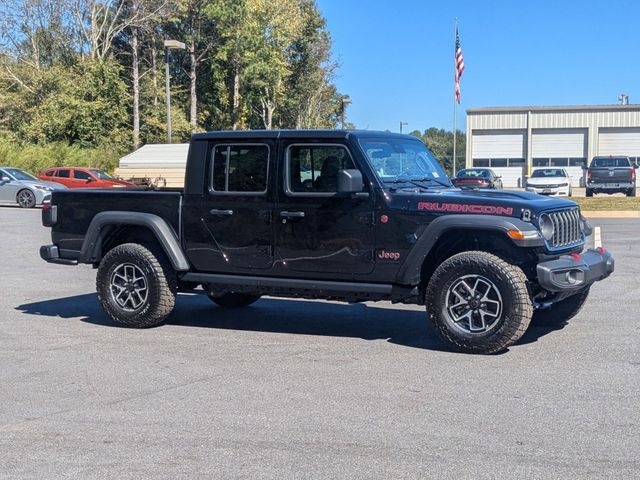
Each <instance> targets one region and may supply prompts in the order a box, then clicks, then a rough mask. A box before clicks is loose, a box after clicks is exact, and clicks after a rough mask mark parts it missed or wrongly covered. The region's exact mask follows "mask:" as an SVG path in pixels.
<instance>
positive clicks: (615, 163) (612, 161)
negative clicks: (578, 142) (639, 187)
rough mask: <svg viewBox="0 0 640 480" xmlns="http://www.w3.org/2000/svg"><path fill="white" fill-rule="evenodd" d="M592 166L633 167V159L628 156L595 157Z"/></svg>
mask: <svg viewBox="0 0 640 480" xmlns="http://www.w3.org/2000/svg"><path fill="white" fill-rule="evenodd" d="M591 166H592V167H595V168H616V167H631V161H630V160H629V159H628V158H626V157H611V158H594V159H593V162H591Z"/></svg>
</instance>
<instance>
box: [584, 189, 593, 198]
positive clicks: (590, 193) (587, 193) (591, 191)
mask: <svg viewBox="0 0 640 480" xmlns="http://www.w3.org/2000/svg"><path fill="white" fill-rule="evenodd" d="M585 195H586V196H587V197H593V190H591V189H590V188H587V189H586V191H585Z"/></svg>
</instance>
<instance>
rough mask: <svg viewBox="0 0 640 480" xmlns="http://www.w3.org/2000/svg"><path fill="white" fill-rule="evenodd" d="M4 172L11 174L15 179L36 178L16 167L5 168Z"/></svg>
mask: <svg viewBox="0 0 640 480" xmlns="http://www.w3.org/2000/svg"><path fill="white" fill-rule="evenodd" d="M4 171H5V172H7V173H8V174H9V175H11V176H12V177H13V178H15V179H16V180H27V181H29V180H36V181H37V180H38V179H37V178H36V177H34V176H33V175H31V174H30V173H27V172H23V171H22V170H18V169H17V168H5V169H4Z"/></svg>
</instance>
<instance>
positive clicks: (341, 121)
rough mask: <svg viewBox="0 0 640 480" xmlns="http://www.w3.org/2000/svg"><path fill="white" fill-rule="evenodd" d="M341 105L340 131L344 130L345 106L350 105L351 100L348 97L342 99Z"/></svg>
mask: <svg viewBox="0 0 640 480" xmlns="http://www.w3.org/2000/svg"><path fill="white" fill-rule="evenodd" d="M341 103H342V108H341V109H340V124H341V125H342V129H343V130H344V112H345V110H346V109H347V105H349V104H350V103H351V99H350V98H349V97H342V99H341Z"/></svg>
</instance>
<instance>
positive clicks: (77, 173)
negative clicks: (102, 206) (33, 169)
mask: <svg viewBox="0 0 640 480" xmlns="http://www.w3.org/2000/svg"><path fill="white" fill-rule="evenodd" d="M38 178H39V179H40V180H48V181H50V182H56V183H61V184H62V185H64V186H65V187H67V188H123V187H135V186H136V185H134V184H133V183H129V182H124V181H122V180H116V179H115V178H113V177H112V176H111V175H109V174H108V173H106V172H103V171H102V170H98V169H97V168H77V167H60V168H49V169H48V170H43V171H42V172H40V173H39V174H38Z"/></svg>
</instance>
